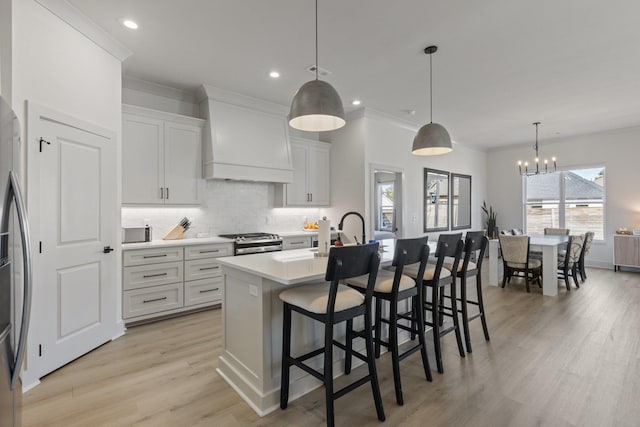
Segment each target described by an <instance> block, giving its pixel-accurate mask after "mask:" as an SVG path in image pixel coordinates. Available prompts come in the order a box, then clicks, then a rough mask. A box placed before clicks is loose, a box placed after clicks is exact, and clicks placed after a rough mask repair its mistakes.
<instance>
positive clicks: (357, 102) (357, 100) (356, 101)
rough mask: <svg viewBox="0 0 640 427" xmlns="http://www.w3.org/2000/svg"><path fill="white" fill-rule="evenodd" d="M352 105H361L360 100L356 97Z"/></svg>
mask: <svg viewBox="0 0 640 427" xmlns="http://www.w3.org/2000/svg"><path fill="white" fill-rule="evenodd" d="M351 105H360V100H359V99H354V100H353V101H351Z"/></svg>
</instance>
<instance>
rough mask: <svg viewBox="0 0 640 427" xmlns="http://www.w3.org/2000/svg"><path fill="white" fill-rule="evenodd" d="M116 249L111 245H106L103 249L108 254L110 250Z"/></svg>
mask: <svg viewBox="0 0 640 427" xmlns="http://www.w3.org/2000/svg"><path fill="white" fill-rule="evenodd" d="M113 251H114V249H113V248H112V247H111V246H105V247H104V249H103V250H102V252H103V253H105V254H108V253H109V252H113Z"/></svg>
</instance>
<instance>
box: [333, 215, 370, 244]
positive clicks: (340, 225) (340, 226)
mask: <svg viewBox="0 0 640 427" xmlns="http://www.w3.org/2000/svg"><path fill="white" fill-rule="evenodd" d="M349 215H356V216H357V217H358V218H360V221H362V243H361V244H363V245H364V244H365V243H367V241H366V240H365V236H364V217H363V216H362V215H360V214H359V213H358V212H355V211H351V212H347V213H346V214H344V215H342V218H340V222H339V223H338V230H340V231H342V226H343V225H344V219H345V218H346V217H348V216H349ZM356 243H358V239H356Z"/></svg>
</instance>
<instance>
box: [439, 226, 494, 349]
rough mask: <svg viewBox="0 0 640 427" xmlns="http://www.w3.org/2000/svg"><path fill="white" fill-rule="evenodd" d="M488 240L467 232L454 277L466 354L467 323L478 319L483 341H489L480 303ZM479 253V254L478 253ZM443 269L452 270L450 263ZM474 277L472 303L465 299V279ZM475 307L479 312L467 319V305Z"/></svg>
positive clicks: (480, 232)
mask: <svg viewBox="0 0 640 427" xmlns="http://www.w3.org/2000/svg"><path fill="white" fill-rule="evenodd" d="M488 244H489V240H488V239H487V237H486V236H485V235H484V232H483V231H468V232H467V235H466V237H465V242H464V259H463V260H462V263H459V264H458V271H457V273H456V277H457V278H459V279H460V298H458V301H460V305H461V307H460V308H461V311H462V328H463V331H464V340H465V344H466V346H467V353H471V351H472V350H471V335H470V333H469V322H470V321H472V320H473V319H477V318H478V317H479V318H480V320H481V321H482V329H483V331H484V338H485V340H487V341H489V329H488V328H487V318H486V315H485V312H484V303H483V301H482V279H481V273H482V260H483V259H484V253H485V251H486V249H487V245H488ZM478 251H479V252H478ZM476 253H477V254H478V256H477V257H475V260H476V262H472V261H471V258H472V257H474V255H476ZM444 267H445V268H448V269H452V268H453V266H452V265H451V263H445V264H444ZM473 276H475V277H476V295H477V301H473V300H470V299H468V298H467V279H468V278H470V277H473ZM469 304H471V305H475V306H477V307H478V310H479V312H478V313H477V314H474V315H473V316H471V317H469V307H468V305H469Z"/></svg>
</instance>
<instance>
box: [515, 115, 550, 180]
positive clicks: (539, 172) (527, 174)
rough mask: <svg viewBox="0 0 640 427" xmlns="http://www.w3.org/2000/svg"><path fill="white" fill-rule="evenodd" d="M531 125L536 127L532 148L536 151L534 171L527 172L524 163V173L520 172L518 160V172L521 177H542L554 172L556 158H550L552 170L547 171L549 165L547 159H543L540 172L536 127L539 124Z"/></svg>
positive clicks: (527, 164)
mask: <svg viewBox="0 0 640 427" xmlns="http://www.w3.org/2000/svg"><path fill="white" fill-rule="evenodd" d="M533 125H534V126H535V127H536V143H535V144H534V146H533V149H534V150H536V170H535V171H531V172H529V162H524V171H523V170H522V161H520V160H518V171H519V172H520V175H522V176H532V175H542V174H545V173H553V172H555V171H556V158H555V157H552V158H551V161H552V162H553V170H549V165H548V162H547V159H544V170H540V166H539V163H540V157H538V126H539V125H540V122H535V123H533Z"/></svg>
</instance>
